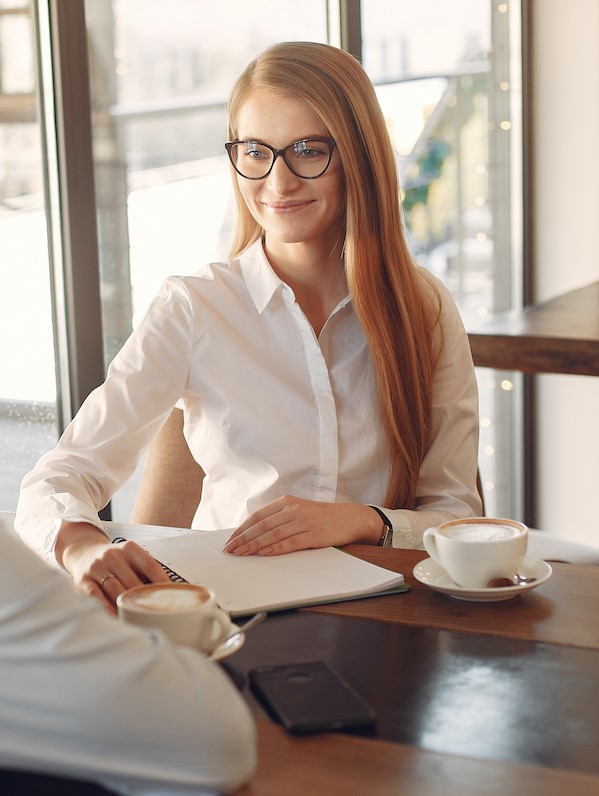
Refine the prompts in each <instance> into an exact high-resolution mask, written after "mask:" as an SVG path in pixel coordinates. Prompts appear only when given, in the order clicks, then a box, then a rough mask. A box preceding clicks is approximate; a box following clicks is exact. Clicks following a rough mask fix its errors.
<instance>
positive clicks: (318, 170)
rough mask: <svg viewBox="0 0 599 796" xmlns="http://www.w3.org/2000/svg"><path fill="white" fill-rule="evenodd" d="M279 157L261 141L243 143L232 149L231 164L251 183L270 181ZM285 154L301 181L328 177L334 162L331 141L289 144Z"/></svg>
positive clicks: (275, 151) (303, 141) (230, 150)
mask: <svg viewBox="0 0 599 796" xmlns="http://www.w3.org/2000/svg"><path fill="white" fill-rule="evenodd" d="M227 146H228V145H227ZM228 148H229V146H228ZM279 154H281V153H280V152H277V150H275V149H273V148H271V147H270V146H268V145H267V144H262V143H260V142H259V141H239V142H236V143H234V144H232V145H231V146H230V148H229V156H230V158H231V163H232V164H233V165H234V166H235V168H236V169H237V171H238V172H239V173H240V174H241V175H242V177H247V178H248V179H250V180H259V179H262V178H263V177H266V175H267V174H268V173H269V172H270V170H271V169H272V166H273V163H274V161H275V158H276V157H277V156H278V155H279ZM282 154H283V157H284V158H285V163H286V164H287V166H288V167H289V168H290V170H291V171H292V172H293V173H294V174H295V175H296V176H297V177H303V178H305V179H314V178H315V177H320V175H321V174H324V172H325V171H326V169H327V167H328V165H329V163H330V162H331V154H332V145H331V143H329V142H328V141H319V140H317V139H304V140H302V141H295V142H294V143H293V144H289V146H288V147H286V148H285V150H284V151H283V153H282Z"/></svg>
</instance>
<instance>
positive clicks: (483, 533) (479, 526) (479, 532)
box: [443, 522, 521, 542]
mask: <svg viewBox="0 0 599 796" xmlns="http://www.w3.org/2000/svg"><path fill="white" fill-rule="evenodd" d="M520 533H521V531H520V530H519V529H518V528H514V527H512V526H511V525H500V524H495V523H485V522H481V523H474V522H473V523H464V525H453V526H450V527H449V528H444V529H443V535H444V536H447V537H448V538H449V539H459V540H460V541H463V542H498V541H500V540H502V539H513V538H514V537H515V536H519V535H520Z"/></svg>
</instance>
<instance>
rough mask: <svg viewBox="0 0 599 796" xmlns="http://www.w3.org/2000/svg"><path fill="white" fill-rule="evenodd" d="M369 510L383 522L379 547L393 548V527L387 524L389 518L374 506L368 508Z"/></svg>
mask: <svg viewBox="0 0 599 796" xmlns="http://www.w3.org/2000/svg"><path fill="white" fill-rule="evenodd" d="M369 508H371V509H374V510H375V511H376V513H377V514H378V515H379V517H380V518H381V519H382V521H383V531H382V533H381V538H380V539H379V547H392V546H393V526H392V525H391V523H390V522H389V517H387V515H386V514H385V513H384V512H382V511H381V510H380V509H378V508H377V507H376V506H370V505H369Z"/></svg>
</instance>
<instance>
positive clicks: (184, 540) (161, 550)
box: [137, 529, 403, 615]
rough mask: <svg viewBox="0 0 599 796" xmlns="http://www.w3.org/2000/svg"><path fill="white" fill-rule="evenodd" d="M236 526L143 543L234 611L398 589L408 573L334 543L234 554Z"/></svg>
mask: <svg viewBox="0 0 599 796" xmlns="http://www.w3.org/2000/svg"><path fill="white" fill-rule="evenodd" d="M230 534H231V531H230V530H227V529H224V530H220V531H196V532H193V533H186V534H180V535H177V536H174V537H168V538H163V539H154V540H148V541H145V540H143V538H142V537H141V535H139V536H137V541H138V542H139V543H140V544H141V545H143V547H145V548H146V550H148V552H149V553H151V555H153V556H154V558H156V559H157V560H158V561H160V562H161V563H162V564H164V565H165V566H167V567H169V568H170V569H172V570H174V571H175V572H176V573H178V574H179V575H181V576H182V577H183V578H185V580H188V581H189V582H191V583H201V584H202V585H204V586H208V587H209V588H211V589H213V590H214V592H215V594H216V597H217V600H218V603H219V604H220V606H221V607H222V608H223V609H224V610H226V611H230V612H231V613H232V614H233V615H242V614H246V613H253V612H254V611H259V610H276V609H278V610H282V609H284V608H292V607H294V606H299V605H310V604H315V603H319V602H330V601H334V600H340V599H349V598H352V597H358V596H360V595H367V594H372V593H377V592H381V591H386V590H390V589H396V588H397V587H399V586H401V585H402V584H403V576H402V575H398V574H397V573H396V572H392V571H390V570H387V569H383V568H382V567H378V566H376V565H375V564H370V563H369V562H366V561H362V560H360V559H359V558H356V557H355V556H352V555H349V554H348V553H344V552H342V551H341V550H338V549H336V548H333V547H325V548H320V549H316V550H299V551H297V552H295V553H287V554H285V555H281V556H259V555H254V556H234V555H231V554H230V553H224V552H223V547H224V545H225V542H226V540H227V539H228V538H229V536H230Z"/></svg>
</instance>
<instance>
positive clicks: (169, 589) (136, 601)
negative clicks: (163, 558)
mask: <svg viewBox="0 0 599 796" xmlns="http://www.w3.org/2000/svg"><path fill="white" fill-rule="evenodd" d="M116 604H117V611H118V615H119V617H120V618H121V619H123V620H124V621H125V622H129V623H131V624H134V625H140V626H141V627H148V628H158V629H159V630H162V631H163V632H164V633H165V634H166V635H167V636H168V637H169V638H170V640H171V641H173V642H174V643H175V644H184V645H185V646H188V647H195V648H196V649H198V650H201V651H202V652H204V653H206V654H210V653H212V652H213V651H214V650H215V649H216V648H217V647H218V645H219V644H220V643H221V642H222V641H223V640H224V639H225V638H226V637H227V636H228V635H230V633H232V632H233V625H232V623H231V619H230V617H229V615H228V614H227V613H226V612H225V611H222V610H221V609H220V608H219V607H218V605H217V602H216V598H215V596H214V592H213V591H211V590H210V589H208V588H206V587H205V586H198V585H196V584H193V583H146V584H144V585H142V586H134V587H133V588H131V589H127V591H124V592H123V593H122V594H119V596H118V597H117V601H116Z"/></svg>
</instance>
